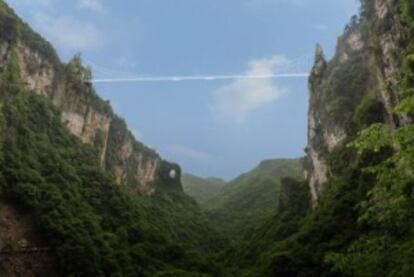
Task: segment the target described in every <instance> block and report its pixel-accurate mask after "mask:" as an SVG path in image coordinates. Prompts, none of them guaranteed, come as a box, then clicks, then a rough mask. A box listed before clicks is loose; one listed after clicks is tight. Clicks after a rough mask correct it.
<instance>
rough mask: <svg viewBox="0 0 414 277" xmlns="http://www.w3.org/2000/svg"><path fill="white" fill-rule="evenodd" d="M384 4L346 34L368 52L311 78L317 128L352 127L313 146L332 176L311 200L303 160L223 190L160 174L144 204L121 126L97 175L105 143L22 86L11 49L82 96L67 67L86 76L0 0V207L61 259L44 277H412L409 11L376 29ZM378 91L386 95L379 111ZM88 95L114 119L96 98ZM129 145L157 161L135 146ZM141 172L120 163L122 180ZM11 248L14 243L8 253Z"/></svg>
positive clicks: (410, 7) (412, 18)
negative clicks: (24, 219)
mask: <svg viewBox="0 0 414 277" xmlns="http://www.w3.org/2000/svg"><path fill="white" fill-rule="evenodd" d="M379 1H380V0H362V1H361V11H360V15H359V16H357V17H356V18H353V20H352V21H351V23H350V24H349V25H348V26H347V29H346V31H345V32H352V31H354V30H356V29H358V30H359V31H360V32H361V33H362V37H363V39H364V40H365V41H367V45H368V46H367V47H366V48H364V49H362V50H359V51H357V52H356V53H354V54H353V55H352V56H351V57H349V58H348V59H347V61H345V62H343V61H341V60H340V58H339V57H334V58H333V59H332V60H331V61H328V62H326V64H322V66H323V78H322V80H319V81H315V83H318V88H319V90H318V91H319V92H318V93H319V97H320V98H319V99H318V101H315V103H311V105H314V106H313V107H314V108H315V109H316V110H317V111H318V113H317V115H318V116H319V117H320V118H321V122H324V124H326V126H342V127H344V129H345V130H346V139H345V142H344V143H342V144H341V145H340V146H339V147H336V148H334V149H328V148H327V147H326V146H325V145H323V143H322V142H320V141H317V143H316V144H317V146H318V147H319V148H318V151H320V153H323V157H324V159H325V160H326V162H327V167H328V172H329V178H328V180H327V182H326V184H325V185H324V187H325V189H324V191H323V194H322V195H321V197H320V199H319V200H318V201H317V203H315V202H312V196H311V193H312V192H311V190H310V186H309V180H308V179H307V176H309V172H312V170H315V169H314V168H312V166H311V162H312V160H311V157H310V156H308V155H306V156H304V157H302V158H298V159H274V160H267V161H263V162H262V163H261V164H260V165H258V166H257V167H256V168H255V169H253V170H251V171H249V172H247V173H245V174H243V175H241V176H239V177H238V178H235V179H234V180H232V181H230V182H226V181H223V180H221V179H217V178H199V177H196V176H191V175H184V176H183V178H182V182H183V185H181V182H180V180H171V176H168V170H167V167H168V168H169V166H170V165H169V164H168V163H163V168H162V170H161V171H160V172H159V177H158V178H156V179H155V180H154V181H153V183H152V186H153V187H155V188H157V190H156V191H155V193H153V194H152V195H145V194H143V193H140V192H137V189H136V188H137V186H139V185H140V184H139V183H137V182H136V180H135V179H133V178H132V177H131V176H134V175H133V174H132V173H131V174H129V175H128V176H127V178H126V182H125V183H126V185H125V186H123V185H119V184H118V183H117V180H116V176H115V174H114V170H115V169H117V168H118V167H120V166H121V165H123V161H122V160H121V159H120V158H119V157H117V156H116V155H117V153H118V152H119V149H118V148H119V144H120V143H121V142H122V141H121V138H122V139H123V137H120V136H117V134H119V133H121V132H122V130H124V129H125V128H127V127H126V124H125V122H124V121H123V120H122V119H120V118H118V117H116V119H114V122H115V123H114V124H113V125H112V126H111V130H112V131H111V132H112V133H110V135H109V138H108V141H109V143H108V145H109V146H108V147H109V148H108V149H106V153H108V157H109V158H108V159H107V160H106V162H105V164H104V166H102V164H101V149H102V147H103V146H102V144H103V140H104V138H103V135H102V134H101V135H100V136H97V138H96V141H95V143H93V144H90V143H82V141H81V140H80V139H79V138H78V137H76V136H75V135H73V134H72V133H71V132H70V131H69V130H68V128H67V126H66V125H65V123H64V122H62V120H61V117H62V110H61V109H62V107H57V106H56V105H55V104H54V102H53V101H52V100H51V99H50V97H49V96H48V95H44V94H39V93H37V92H36V91H33V90H31V89H29V88H28V86H27V85H26V81H25V79H24V74H22V72H23V69H22V67H21V58H20V56H19V51H20V48H19V44H21V43H25V44H26V45H28V47H29V48H31V49H33V51H36V52H38V53H40V54H41V55H42V56H43V57H44V58H45V59H48V60H49V61H51V64H53V66H55V67H56V68H59V78H61V79H62V80H64V82H66V83H67V85H68V87H70V90H74V91H77V90H84V89H85V87H84V84H80V83H79V76H78V75H79V74H80V73H79V72H77V71H76V70H74V66H75V65H74V64H73V62H77V63H78V64H77V65H76V66H75V69H76V68H78V67H81V68H82V65H81V60H80V57H77V58H76V59H75V60H74V61H72V63H69V64H64V63H62V62H61V61H60V60H59V58H58V57H57V54H56V52H55V50H53V47H52V46H51V45H50V44H49V43H48V42H46V41H45V40H43V39H42V38H41V37H40V36H39V35H38V34H37V33H35V32H34V31H32V30H31V29H30V27H29V26H28V25H27V24H25V23H23V22H22V21H21V20H20V19H19V18H18V17H17V15H16V14H15V13H14V12H13V11H12V10H11V9H10V8H9V7H8V6H7V5H6V4H5V3H4V2H3V1H0V45H3V44H7V48H8V49H9V52H10V54H9V56H8V58H7V62H6V63H5V65H4V66H3V68H2V69H1V77H0V202H1V204H2V205H9V206H13V207H15V208H16V209H17V210H18V211H20V212H21V213H22V214H28V215H30V217H31V218H32V219H33V229H34V230H36V233H38V234H40V237H41V244H42V245H37V246H39V247H47V248H48V249H50V252H51V253H50V255H51V257H53V261H54V262H55V265H54V268H55V269H54V272H50V276H88V277H89V276H156V277H161V276H163V277H173V276H177V277H180V276H183V277H186V276H188V277H190V276H194V277H196V276H200V277H208V276H211V277H220V276H223V277H232V276H246V277H247V276H251V277H260V276H287V277H288V276H292V277H294V276H302V277H313V276H314V277H320V276H361V277H364V276H373V277H374V276H413V274H414V262H413V260H414V175H413V170H414V125H413V122H414V121H413V118H414V2H413V1H411V0H400V1H391V2H393V3H396V4H395V5H398V7H394V8H395V10H396V14H392V16H391V17H390V18H389V21H386V20H385V21H384V20H383V21H381V20H378V18H377V17H376V14H375V11H374V6H375V4H376V3H377V2H379ZM381 1H383V0H381ZM393 20H394V21H395V20H397V21H398V22H399V23H400V24H401V26H400V27H401V28H402V30H403V32H404V36H402V39H401V41H400V42H399V47H400V48H399V49H398V50H399V51H398V56H397V57H395V59H397V60H398V61H399V65H400V67H399V68H398V70H397V73H395V74H393V75H392V80H390V82H389V83H380V84H376V85H375V86H367V85H366V80H367V79H370V78H371V77H372V76H373V75H375V74H377V72H373V70H374V69H373V68H374V65H378V64H379V65H381V55H382V52H381V51H380V50H379V49H378V45H380V44H381V42H380V39H381V36H380V35H379V34H383V33H387V32H392V30H393V29H392V26H388V25H387V23H388V24H392V22H394V21H393ZM389 22H391V23H389ZM380 52H381V53H380ZM367 61H368V62H367ZM383 66H384V65H383ZM378 67H381V66H378ZM31 70H34V71H36V70H40V69H36V68H32V69H31ZM85 70H86V69H85ZM62 76H63V77H62ZM311 78H312V77H311ZM390 78H391V77H387V78H386V79H390ZM383 92H387V93H390V95H392V96H391V97H389V98H386V99H391V100H390V101H389V102H387V103H384V100H383V98H382V97H383ZM85 97H88V99H87V100H85V103H87V105H91V106H94V107H97V108H96V109H97V110H99V111H100V112H102V113H103V114H106V115H110V116H115V115H113V113H114V112H113V111H112V109H111V107H110V106H109V104H108V103H106V102H105V101H103V100H101V99H100V98H99V96H97V94H96V93H95V92H93V93H92V94H88V96H85ZM114 134H115V135H114ZM129 135H130V134H129ZM129 135H128V136H129ZM133 148H134V149H135V150H136V151H141V152H142V153H144V154H145V155H147V156H148V157H151V158H153V157H156V155H155V154H153V153H152V152H151V151H152V150H150V149H149V148H147V147H146V146H144V145H143V144H141V143H139V142H135V144H134V145H133ZM138 161H139V159H130V160H128V162H129V163H128V170H132V169H131V168H136V167H137V163H138ZM172 167H174V168H175V170H177V172H178V173H180V169H179V168H178V166H175V165H172ZM307 174H308V175H307ZM187 194H188V195H187ZM0 209H1V205H0ZM2 236H3V230H1V229H0V240H3V239H2ZM19 247H20V246H18V245H16V242H13V241H9V242H8V243H6V246H5V249H8V250H10V249H11V250H12V251H15V250H18V249H19ZM3 250H4V249H3ZM3 250H1V251H3ZM1 263H2V260H1V259H0V265H1ZM2 266H4V265H2ZM0 267H1V266H0ZM13 276H14V275H13ZM34 276H36V275H34Z"/></svg>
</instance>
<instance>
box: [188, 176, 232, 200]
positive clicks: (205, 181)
mask: <svg viewBox="0 0 414 277" xmlns="http://www.w3.org/2000/svg"><path fill="white" fill-rule="evenodd" d="M181 182H182V184H183V189H184V192H185V193H186V194H188V195H189V196H191V197H192V198H194V199H195V200H196V201H197V202H198V203H199V204H203V203H205V202H206V201H208V200H210V199H211V198H213V197H215V196H217V195H218V193H219V191H220V190H221V189H222V188H223V187H224V185H225V184H226V181H224V180H222V179H219V178H213V177H211V178H201V177H197V176H194V175H191V174H183V176H182V177H181Z"/></svg>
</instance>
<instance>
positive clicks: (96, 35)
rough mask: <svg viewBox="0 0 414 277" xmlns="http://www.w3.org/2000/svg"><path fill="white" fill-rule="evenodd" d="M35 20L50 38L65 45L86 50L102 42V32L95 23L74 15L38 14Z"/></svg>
mask: <svg viewBox="0 0 414 277" xmlns="http://www.w3.org/2000/svg"><path fill="white" fill-rule="evenodd" d="M35 22H36V24H37V26H38V27H39V28H40V29H41V31H42V32H43V33H44V34H46V36H47V37H48V38H49V39H50V40H52V41H53V42H55V43H58V44H60V45H61V46H64V47H69V48H73V49H76V50H84V49H90V48H96V47H97V46H99V45H100V44H101V43H102V38H103V36H102V33H101V31H100V30H99V29H98V28H97V27H96V26H95V25H94V24H93V23H91V22H86V21H82V20H79V19H77V18H74V17H72V16H58V17H51V16H48V15H46V14H37V15H36V16H35Z"/></svg>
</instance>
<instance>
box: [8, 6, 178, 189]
mask: <svg viewBox="0 0 414 277" xmlns="http://www.w3.org/2000/svg"><path fill="white" fill-rule="evenodd" d="M0 25H1V26H0V27H1V29H2V30H1V32H0V33H1V35H0V71H2V70H4V67H5V65H6V64H7V62H8V60H9V58H10V56H11V55H12V53H13V52H15V53H16V54H17V56H18V59H19V64H20V68H21V71H22V72H21V74H22V76H23V79H24V83H25V85H26V86H27V87H28V88H29V89H31V90H33V92H35V93H38V94H41V95H45V96H46V97H49V98H50V99H51V100H52V101H53V103H54V104H55V105H56V107H58V108H59V109H60V110H61V117H62V122H64V123H65V124H66V125H67V127H68V128H69V130H70V131H71V132H72V133H73V134H74V135H75V136H77V137H78V138H79V139H80V140H81V141H82V142H84V143H87V144H91V145H94V146H95V147H96V148H97V149H98V151H99V153H100V157H101V164H102V166H103V167H105V169H107V170H109V171H110V172H112V173H113V174H114V176H115V178H116V180H117V182H118V184H120V185H126V186H128V187H130V188H132V189H133V190H136V191H138V192H140V193H143V194H153V193H154V192H155V191H157V189H159V188H160V187H162V186H160V185H159V184H158V183H159V182H160V181H161V180H164V181H167V183H168V182H169V183H171V186H173V187H174V188H175V189H179V190H181V185H180V184H179V182H178V183H177V181H176V180H168V178H164V177H165V176H161V174H167V175H168V171H169V170H175V171H176V172H178V173H180V170H179V168H178V166H177V165H175V164H170V163H168V162H166V161H163V160H162V159H161V157H160V156H159V155H158V154H157V153H156V152H154V151H153V150H152V149H150V148H148V147H146V146H145V145H143V144H142V143H140V142H138V141H136V139H135V138H134V136H133V135H132V134H131V132H130V131H129V130H128V128H127V126H126V124H125V122H124V121H123V120H122V119H120V118H118V117H117V116H116V115H115V114H114V113H113V111H112V108H111V106H110V104H109V103H107V102H106V101H104V100H102V99H101V98H99V96H97V94H96V92H95V90H94V88H93V86H92V85H91V84H90V83H88V80H90V79H91V77H92V74H91V71H90V70H89V69H88V68H85V67H83V66H82V62H81V58H80V56H79V55H77V56H75V57H74V58H73V59H72V60H71V61H70V62H69V63H68V64H64V63H62V62H61V61H60V60H59V58H58V56H57V54H56V52H55V50H54V49H53V48H52V46H51V45H50V44H49V43H48V42H46V41H45V40H44V39H43V38H41V37H40V36H39V35H38V34H37V33H35V32H34V31H32V30H31V29H30V27H29V26H28V25H26V24H25V23H24V22H22V21H21V20H20V19H19V18H18V17H17V16H16V15H15V14H14V12H13V11H12V10H11V9H10V8H9V7H8V6H7V5H6V4H4V3H3V2H2V3H0ZM168 169H169V170H168ZM176 179H177V180H180V176H179V174H178V175H177V176H176ZM170 181H171V182H170Z"/></svg>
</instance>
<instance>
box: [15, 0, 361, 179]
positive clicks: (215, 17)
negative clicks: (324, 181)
mask: <svg viewBox="0 0 414 277" xmlns="http://www.w3.org/2000/svg"><path fill="white" fill-rule="evenodd" d="M8 3H9V4H10V5H11V6H12V7H13V8H14V9H15V10H16V11H17V13H18V14H19V15H20V16H22V17H23V19H24V20H25V21H27V22H28V23H30V24H31V25H32V26H33V28H35V29H36V30H37V31H39V32H40V33H41V34H42V35H43V36H44V37H45V38H47V39H48V40H49V41H51V42H52V43H53V44H54V45H55V47H56V48H57V50H58V52H59V54H60V55H61V57H62V59H63V60H65V61H66V60H68V59H69V58H71V57H72V56H73V55H74V54H75V53H77V52H81V53H82V55H83V57H84V60H85V63H86V64H89V65H91V66H92V68H93V69H94V75H95V77H96V78H125V77H133V76H177V75H178V76H179V75H184V76H192V75H229V74H231V75H232V74H236V75H240V74H248V75H249V74H250V75H254V74H259V75H260V74H265V75H266V74H274V73H294V72H307V71H309V68H310V66H311V64H312V59H313V52H314V48H315V45H316V43H321V44H322V45H323V47H324V49H325V51H326V54H327V56H328V57H330V56H332V54H333V52H334V49H335V44H336V39H337V37H338V35H340V34H341V33H342V31H343V29H344V26H345V24H346V23H347V22H348V21H349V18H350V17H351V16H352V15H353V14H356V13H357V11H358V4H357V1H354V0H334V1H333V0H224V1H223V0H208V1H206V0H124V1H113V0H112V1H110V0H72V1H63V0H9V1H8ZM96 89H97V91H98V93H99V94H100V95H101V96H102V97H103V98H105V99H109V100H110V101H111V103H112V105H113V107H114V109H115V111H116V112H117V113H118V114H120V115H121V116H122V117H124V118H125V119H126V121H127V122H128V125H129V126H130V128H131V130H132V131H133V132H134V133H135V134H136V136H137V138H139V139H140V140H141V141H143V142H144V143H145V144H147V145H149V146H151V147H153V148H155V149H156V150H157V151H158V152H159V153H160V154H161V156H162V157H163V158H165V159H168V160H172V161H175V162H178V163H179V164H180V165H181V166H182V167H183V169H184V171H185V172H190V173H194V174H197V175H201V176H217V177H222V178H225V179H231V178H234V177H235V176H237V175H238V174H240V173H242V172H245V171H247V170H249V169H251V168H253V167H254V166H255V165H257V164H258V163H259V162H260V161H261V160H263V159H268V158H277V157H299V156H302V155H303V149H304V147H305V145H306V125H307V109H308V108H307V102H308V90H307V80H306V78H291V79H273V80H271V79H259V80H258V79H252V80H216V81H187V82H154V83H105V84H97V85H96Z"/></svg>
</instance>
